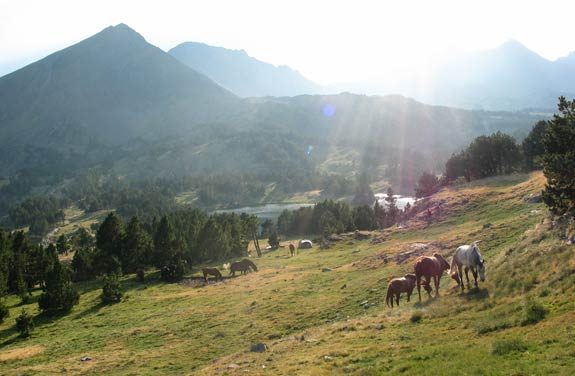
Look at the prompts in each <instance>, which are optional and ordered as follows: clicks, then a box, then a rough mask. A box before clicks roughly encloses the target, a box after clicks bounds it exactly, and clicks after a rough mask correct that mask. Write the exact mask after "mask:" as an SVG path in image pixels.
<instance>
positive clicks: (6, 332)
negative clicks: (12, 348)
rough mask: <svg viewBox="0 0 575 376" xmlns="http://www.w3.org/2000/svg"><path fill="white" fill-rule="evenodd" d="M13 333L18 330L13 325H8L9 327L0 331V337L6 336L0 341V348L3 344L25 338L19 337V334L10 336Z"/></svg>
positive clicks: (6, 344) (16, 332)
mask: <svg viewBox="0 0 575 376" xmlns="http://www.w3.org/2000/svg"><path fill="white" fill-rule="evenodd" d="M14 334H18V331H17V330H16V326H15V325H14V326H10V327H8V328H6V329H3V330H1V331H0V338H7V339H6V340H5V341H3V342H0V349H1V348H2V347H4V346H8V345H10V344H12V343H15V342H18V341H21V340H25V339H26V338H20V337H19V336H15V337H11V336H12V335H14ZM8 337H11V338H8Z"/></svg>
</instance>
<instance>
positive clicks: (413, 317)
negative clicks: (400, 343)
mask: <svg viewBox="0 0 575 376" xmlns="http://www.w3.org/2000/svg"><path fill="white" fill-rule="evenodd" d="M421 319H423V315H422V314H421V312H414V313H413V314H412V315H411V317H410V318H409V321H411V322H412V323H417V322H420V321H421Z"/></svg>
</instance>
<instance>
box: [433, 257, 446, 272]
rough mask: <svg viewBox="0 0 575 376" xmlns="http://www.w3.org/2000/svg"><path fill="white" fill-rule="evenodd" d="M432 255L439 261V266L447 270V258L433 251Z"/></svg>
mask: <svg viewBox="0 0 575 376" xmlns="http://www.w3.org/2000/svg"><path fill="white" fill-rule="evenodd" d="M433 257H435V259H436V260H438V261H439V263H440V264H441V268H442V269H443V270H448V269H449V268H450V265H449V263H448V262H447V260H446V259H445V258H444V257H443V256H441V255H440V254H439V253H434V254H433Z"/></svg>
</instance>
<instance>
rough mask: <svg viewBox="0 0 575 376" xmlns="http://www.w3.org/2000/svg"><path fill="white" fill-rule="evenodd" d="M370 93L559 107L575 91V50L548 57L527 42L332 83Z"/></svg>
mask: <svg viewBox="0 0 575 376" xmlns="http://www.w3.org/2000/svg"><path fill="white" fill-rule="evenodd" d="M331 90H332V91H339V90H349V91H352V92H357V93H364V94H368V95H386V94H401V95H405V96H409V97H413V98H415V99H416V100H418V101H422V102H424V103H429V104H436V105H444V106H450V107H458V108H466V109H485V110H492V111H501V110H513V111H516V110H525V109H536V110H544V111H554V110H555V108H556V104H557V98H558V97H559V96H560V95H564V96H567V97H575V52H572V53H571V54H569V55H568V56H566V57H563V58H559V59H557V60H555V61H550V60H547V59H545V58H543V57H541V56H539V55H538V54H537V53H535V52H533V51H531V50H529V49H528V48H527V47H525V46H524V45H522V44H521V43H519V42H517V41H515V40H511V41H508V42H506V43H503V44H502V45H501V46H499V47H497V48H494V49H490V50H485V51H477V52H470V53H456V54H452V55H449V56H446V57H444V58H442V59H441V60H439V61H436V62H435V63H434V64H433V65H431V66H429V67H428V72H426V74H425V76H423V75H405V76H402V77H394V78H393V79H390V78H388V79H382V80H379V81H377V82H366V83H351V84H342V85H333V86H331Z"/></svg>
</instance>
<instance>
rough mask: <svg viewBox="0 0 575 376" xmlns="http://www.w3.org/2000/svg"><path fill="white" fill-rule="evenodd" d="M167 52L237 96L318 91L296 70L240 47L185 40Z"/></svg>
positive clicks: (317, 88)
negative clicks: (262, 58)
mask: <svg viewBox="0 0 575 376" xmlns="http://www.w3.org/2000/svg"><path fill="white" fill-rule="evenodd" d="M169 54H170V55H172V56H174V57H175V58H176V59H178V60H179V61H181V62H182V63H184V64H186V65H188V66H189V67H191V68H192V69H194V70H196V71H198V72H200V73H202V74H204V75H206V76H207V77H210V78H211V79H212V80H214V81H215V82H217V83H218V84H220V85H221V86H223V87H225V88H227V89H228V90H230V91H232V92H233V93H235V94H237V95H239V96H241V97H265V96H275V97H278V96H279V97H281V96H295V95H300V94H318V93H320V92H321V87H320V86H318V85H317V84H315V83H313V82H311V81H310V80H308V79H307V78H305V77H303V76H302V75H301V74H300V73H298V72H297V71H294V70H293V69H291V68H289V67H287V66H274V65H272V64H268V63H265V62H263V61H260V60H257V59H255V58H253V57H251V56H249V55H248V54H247V53H246V52H245V51H243V50H229V49H226V48H222V47H214V46H209V45H206V44H203V43H196V42H185V43H182V44H180V45H178V46H176V47H174V48H172V49H171V50H170V51H169Z"/></svg>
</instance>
